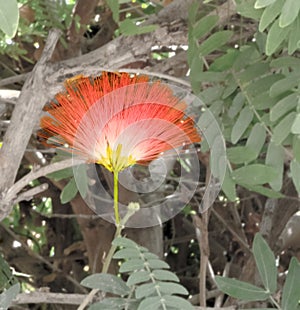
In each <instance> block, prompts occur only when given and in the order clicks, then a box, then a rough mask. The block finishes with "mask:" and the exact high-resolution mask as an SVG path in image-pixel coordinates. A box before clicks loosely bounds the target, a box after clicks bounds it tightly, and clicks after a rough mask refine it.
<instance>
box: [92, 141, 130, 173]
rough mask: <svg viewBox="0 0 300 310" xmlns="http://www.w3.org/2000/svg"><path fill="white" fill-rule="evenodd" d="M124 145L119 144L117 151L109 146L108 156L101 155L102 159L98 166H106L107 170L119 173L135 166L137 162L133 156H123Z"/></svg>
mask: <svg viewBox="0 0 300 310" xmlns="http://www.w3.org/2000/svg"><path fill="white" fill-rule="evenodd" d="M121 152H122V144H118V146H117V149H116V150H112V148H111V147H110V146H109V145H108V146H107V148H106V155H105V156H103V155H101V158H100V159H99V160H98V161H97V164H100V165H102V166H104V167H105V168H106V169H107V170H109V171H111V172H114V173H117V172H119V171H121V170H123V169H125V168H127V167H130V166H133V165H134V164H135V163H136V160H135V159H134V158H133V156H131V155H129V156H122V155H121Z"/></svg>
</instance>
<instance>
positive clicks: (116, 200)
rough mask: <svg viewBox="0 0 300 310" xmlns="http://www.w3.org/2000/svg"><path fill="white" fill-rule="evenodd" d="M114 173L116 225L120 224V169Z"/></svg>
mask: <svg viewBox="0 0 300 310" xmlns="http://www.w3.org/2000/svg"><path fill="white" fill-rule="evenodd" d="M113 175H114V210H115V219H116V226H117V227H118V226H119V225H120V215H119V173H118V171H114V172H113Z"/></svg>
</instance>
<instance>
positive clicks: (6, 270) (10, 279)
mask: <svg viewBox="0 0 300 310" xmlns="http://www.w3.org/2000/svg"><path fill="white" fill-rule="evenodd" d="M0 292H2V293H1V294H0V305H1V309H8V307H9V306H10V305H11V303H12V301H13V299H15V297H16V296H17V295H18V293H19V292H20V284H19V283H18V281H17V279H16V277H15V276H14V275H13V274H12V271H11V269H10V267H9V265H8V263H7V262H6V261H5V260H4V259H3V257H2V255H0Z"/></svg>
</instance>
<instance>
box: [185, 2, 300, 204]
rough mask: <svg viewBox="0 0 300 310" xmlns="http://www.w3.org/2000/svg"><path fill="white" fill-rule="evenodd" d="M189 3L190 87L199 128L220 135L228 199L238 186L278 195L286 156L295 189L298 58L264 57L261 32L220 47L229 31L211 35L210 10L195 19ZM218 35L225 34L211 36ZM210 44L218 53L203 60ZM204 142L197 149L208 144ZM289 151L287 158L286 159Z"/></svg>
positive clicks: (210, 137)
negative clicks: (254, 38)
mask: <svg viewBox="0 0 300 310" xmlns="http://www.w3.org/2000/svg"><path fill="white" fill-rule="evenodd" d="M195 6H196V7H194V8H192V9H191V10H190V17H189V18H190V28H189V50H188V62H189V65H190V79H191V85H192V88H193V91H194V92H195V93H196V94H197V95H198V96H199V98H200V99H201V100H202V101H203V102H204V104H205V105H206V108H205V109H202V111H201V116H200V118H199V121H198V126H199V127H200V128H201V126H202V127H207V126H208V127H209V126H210V128H209V130H208V131H207V136H206V137H205V138H206V139H207V140H213V138H214V137H216V134H217V131H218V128H220V129H221V130H222V133H223V136H224V138H225V141H226V146H227V159H228V161H227V164H225V165H224V166H225V168H224V169H226V173H225V179H224V182H223V184H222V189H223V191H224V192H225V194H226V196H227V197H228V199H230V200H235V199H236V198H237V193H236V188H237V185H240V186H243V187H246V188H248V189H249V190H251V191H255V192H257V193H260V194H263V195H265V196H267V197H271V198H280V197H282V194H281V193H280V191H281V189H282V184H283V179H284V174H285V169H284V167H285V165H286V163H287V162H288V163H289V164H290V171H291V178H292V180H293V182H294V185H295V188H296V189H297V191H298V193H300V185H299V184H300V181H299V170H300V162H299V157H300V155H299V151H300V142H299V139H300V137H299V135H300V116H299V109H300V105H299V95H300V92H299V78H300V75H299V64H300V62H299V59H297V58H296V57H292V56H282V57H278V58H271V57H268V58H267V57H266V56H265V54H264V46H265V44H266V40H263V38H262V37H261V35H259V33H258V34H257V41H256V42H254V43H250V44H249V43H247V44H244V45H241V46H240V47H237V48H227V49H226V50H224V46H226V41H228V40H229V38H230V36H229V34H228V32H226V33H225V32H224V31H223V32H221V34H220V32H219V31H217V32H215V33H211V32H212V31H213V29H214V27H216V24H217V20H218V19H217V18H216V17H215V16H211V15H208V16H206V17H203V18H200V19H199V20H197V15H196V13H195V12H196V11H197V10H196V9H197V5H195ZM217 35H218V36H219V35H221V37H222V38H223V39H224V40H223V39H220V38H219V37H218V39H216V40H214V38H216V36H217ZM211 42H214V43H213V44H212V45H211ZM227 43H228V42H227ZM203 46H204V48H203ZM207 46H209V48H207ZM216 50H220V51H221V52H219V56H218V57H213V61H211V63H208V62H207V57H206V56H211V55H212V53H214V52H215V51H216ZM203 51H204V52H203ZM212 120H214V125H211V124H212ZM206 142H207V141H205V140H204V141H203V144H202V150H203V151H206V150H208V148H207V146H206ZM208 142H209V141H208ZM208 144H209V145H211V144H210V143H208ZM218 145H220V143H218ZM290 150H292V153H291V151H290ZM287 154H288V157H289V158H290V159H291V160H290V161H286V156H287ZM210 156H211V160H210V164H211V168H212V171H213V174H214V170H216V169H215V168H214V166H215V165H216V163H218V162H220V158H219V157H218V154H217V152H213V150H212V149H211V154H210ZM219 170H220V169H219ZM216 176H218V175H216Z"/></svg>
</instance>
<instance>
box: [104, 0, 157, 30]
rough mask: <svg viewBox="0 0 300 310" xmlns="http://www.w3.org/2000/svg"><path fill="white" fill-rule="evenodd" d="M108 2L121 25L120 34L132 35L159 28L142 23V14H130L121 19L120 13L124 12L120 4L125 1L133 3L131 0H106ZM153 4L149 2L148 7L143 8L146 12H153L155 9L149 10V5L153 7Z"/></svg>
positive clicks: (115, 18)
mask: <svg viewBox="0 0 300 310" xmlns="http://www.w3.org/2000/svg"><path fill="white" fill-rule="evenodd" d="M106 3H107V4H108V6H109V8H110V9H111V11H112V14H113V19H114V21H115V22H116V23H117V24H118V25H119V32H120V34H123V35H127V36H131V35H137V34H143V33H149V32H152V31H154V30H155V29H157V25H140V24H141V23H142V22H143V18H142V19H141V17H140V16H133V15H132V14H130V16H127V18H125V19H123V20H120V14H121V13H122V9H120V5H122V4H125V3H131V0H106ZM143 4H145V3H143V2H142V5H141V8H142V9H143ZM151 6H152V4H151V3H149V4H148V7H147V9H148V10H145V9H144V10H143V11H144V12H145V13H147V11H148V12H149V13H152V11H153V10H154V7H153V10H151V9H150V10H149V7H151Z"/></svg>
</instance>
